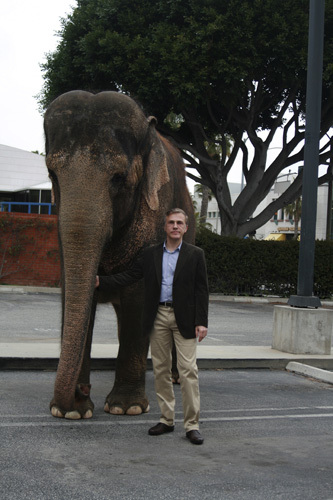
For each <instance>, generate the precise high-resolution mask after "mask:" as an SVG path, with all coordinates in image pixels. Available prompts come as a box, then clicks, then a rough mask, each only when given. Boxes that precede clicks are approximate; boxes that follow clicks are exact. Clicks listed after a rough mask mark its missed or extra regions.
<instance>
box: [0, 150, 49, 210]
mask: <svg viewBox="0 0 333 500" xmlns="http://www.w3.org/2000/svg"><path fill="white" fill-rule="evenodd" d="M51 188H52V186H51V182H50V179H49V177H48V171H47V168H46V165H45V157H44V156H41V155H39V154H36V153H30V152H29V151H24V150H22V149H18V148H13V147H10V146H5V145H3V144H0V203H1V205H0V206H1V211H12V212H24V213H28V212H29V213H50V212H49V210H50V209H51ZM40 204H42V205H40ZM44 204H45V205H44Z"/></svg>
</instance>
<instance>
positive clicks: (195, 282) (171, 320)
mask: <svg viewBox="0 0 333 500" xmlns="http://www.w3.org/2000/svg"><path fill="white" fill-rule="evenodd" d="M187 223H188V217H187V215H186V213H185V212H184V211H183V210H181V209H179V208H174V209H172V210H169V211H168V212H167V214H166V217H165V226H164V230H165V233H166V240H165V242H164V243H161V244H158V245H154V246H152V247H148V248H146V249H145V250H144V252H143V254H142V256H141V258H140V259H138V261H137V262H136V263H135V264H134V265H133V267H132V268H131V269H130V270H129V271H125V272H123V273H119V274H116V275H113V276H100V277H98V276H97V277H96V287H98V286H99V287H100V289H108V288H110V287H111V288H116V287H117V286H126V285H129V284H131V283H133V282H135V281H138V280H139V279H141V278H144V284H145V297H144V298H145V301H144V311H143V327H144V330H145V331H147V333H150V346H151V357H152V363H153V370H154V377H155V391H156V395H157V400H158V404H159V407H160V410H161V417H160V422H159V423H158V424H157V425H155V426H154V427H152V428H151V429H149V434H150V435H152V436H158V435H161V434H164V433H167V432H172V431H173V430H174V418H175V397H174V391H173V384H172V379H171V371H172V342H173V340H174V342H175V346H176V352H177V367H178V372H179V378H180V387H181V392H182V401H183V412H184V427H185V431H186V437H187V438H188V439H189V440H190V441H191V443H193V444H202V443H203V437H202V436H201V434H200V431H199V413H200V395H199V380H198V367H197V363H196V340H197V339H198V341H199V342H201V341H202V340H203V339H204V338H205V337H206V335H207V325H208V300H209V294H208V281H207V271H206V263H205V257H204V252H203V250H201V249H200V248H198V247H195V246H193V245H190V244H188V243H186V242H185V241H183V236H184V234H185V233H186V231H187V229H188V224H187Z"/></svg>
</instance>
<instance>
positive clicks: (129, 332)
mask: <svg viewBox="0 0 333 500" xmlns="http://www.w3.org/2000/svg"><path fill="white" fill-rule="evenodd" d="M140 295H142V294H141V293H138V292H137V291H136V292H135V293H133V294H132V293H128V294H127V295H126V296H125V297H122V300H121V304H120V305H115V306H114V307H115V310H116V313H117V317H118V332H119V352H118V357H117V362H116V375H115V382H114V386H113V388H112V390H111V392H110V393H109V394H108V396H107V397H106V401H105V406H104V410H105V411H106V412H107V413H111V414H113V415H124V414H126V415H140V414H141V413H147V412H148V411H149V401H148V398H147V396H146V393H145V374H146V366H147V354H148V347H149V339H148V337H147V335H143V332H142V328H141V313H142V304H141V301H138V299H137V297H138V296H139V297H140Z"/></svg>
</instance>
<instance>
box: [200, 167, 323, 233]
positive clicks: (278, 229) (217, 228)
mask: <svg viewBox="0 0 333 500" xmlns="http://www.w3.org/2000/svg"><path fill="white" fill-rule="evenodd" d="M284 177H285V176H284ZM291 182H292V181H290V180H288V177H287V180H283V181H282V180H281V179H277V182H275V184H274V186H273V187H272V189H271V191H270V193H269V194H268V196H267V197H266V198H265V199H264V200H263V201H262V202H261V203H260V205H259V206H258V208H257V209H256V211H255V212H254V216H255V215H256V214H259V213H260V212H261V211H262V210H263V209H264V208H265V207H267V206H268V205H269V204H270V203H271V202H272V201H273V200H274V199H276V198H277V197H279V196H280V194H282V193H283V192H284V191H285V190H286V189H287V188H288V186H289V185H290V183H291ZM229 188H230V193H231V199H232V203H234V201H235V199H236V198H237V196H238V195H239V193H240V192H241V184H240V183H239V184H238V183H230V184H229ZM328 197H329V186H328V184H327V183H326V184H323V185H321V186H319V187H318V195H317V222H316V239H319V240H324V239H326V234H327V223H328V219H329V217H328ZM194 200H195V202H196V207H197V211H198V212H200V206H201V198H200V196H199V195H198V194H197V193H194ZM330 207H331V211H332V200H331V204H330ZM206 222H207V223H208V224H210V226H211V229H212V231H213V232H215V233H218V234H220V233H221V219H220V214H219V209H218V205H217V201H216V199H215V198H213V199H212V200H211V201H210V202H209V203H208V210H207V221H206ZM329 223H330V225H332V222H331V221H329ZM301 224H302V221H301V220H300V221H299V226H298V229H299V233H300V230H301ZM294 229H295V225H294V220H293V219H292V218H291V217H290V216H289V215H288V214H286V213H285V211H284V210H283V209H280V210H278V212H277V213H275V214H274V216H273V217H272V218H271V219H270V220H269V221H268V222H266V224H264V225H263V226H262V227H260V228H258V229H257V230H256V235H255V237H256V239H260V240H263V239H274V240H280V241H282V240H287V239H292V238H293V236H294ZM330 234H331V238H332V237H333V235H332V227H331V228H330Z"/></svg>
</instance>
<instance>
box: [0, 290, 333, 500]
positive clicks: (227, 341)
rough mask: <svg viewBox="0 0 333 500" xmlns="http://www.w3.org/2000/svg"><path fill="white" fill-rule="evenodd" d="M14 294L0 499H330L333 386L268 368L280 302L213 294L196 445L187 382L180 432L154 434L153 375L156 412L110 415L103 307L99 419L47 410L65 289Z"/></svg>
mask: <svg viewBox="0 0 333 500" xmlns="http://www.w3.org/2000/svg"><path fill="white" fill-rule="evenodd" d="M17 292H18V290H17V289H16V290H15V293H13V292H12V291H9V290H8V288H7V289H6V291H4V289H2V293H1V295H0V321H1V329H0V349H1V355H0V362H1V367H0V368H1V371H0V376H1V384H0V401H1V407H0V440H1V452H0V492H1V499H2V500H52V499H59V498H61V499H62V500H72V499H73V498H80V499H82V500H132V499H133V500H134V499H135V500H169V499H170V500H174V499H177V500H192V499H193V500H199V499H200V500H201V499H202V500H287V499H289V498H293V499H294V500H313V499H319V500H333V476H332V468H333V452H332V450H333V433H332V424H333V397H332V396H333V384H332V383H327V382H324V381H322V380H320V379H317V378H314V377H312V376H311V375H310V376H309V375H304V374H299V373H295V372H294V371H293V370H292V371H291V370H286V369H285V366H284V367H283V368H280V369H273V368H274V366H270V365H269V362H268V359H269V358H268V357H263V358H262V359H261V361H262V360H264V361H265V363H268V366H267V367H266V366H265V365H263V364H261V365H260V368H261V369H258V367H257V366H256V364H255V363H257V362H258V361H260V359H259V357H258V356H259V354H258V352H259V351H260V349H259V348H261V349H262V354H263V356H264V353H267V354H266V356H268V353H269V351H272V349H271V347H270V344H271V336H272V313H273V308H274V300H273V301H272V302H265V301H252V302H250V301H248V302H238V301H236V300H233V299H232V298H229V300H227V301H225V300H217V298H216V297H212V298H211V303H210V326H209V337H208V338H207V339H205V341H204V342H206V352H205V353H204V352H203V351H200V349H201V347H199V350H198V357H199V362H200V364H201V366H200V365H199V366H200V368H201V369H200V371H199V378H200V394H201V416H200V430H201V432H202V434H203V436H204V438H205V442H204V444H203V445H202V446H195V445H192V444H191V443H190V442H189V441H188V440H187V439H186V438H185V431H184V429H183V423H182V406H181V394H180V387H179V386H175V387H174V390H175V395H176V402H177V406H176V425H175V431H174V432H173V433H170V434H167V435H163V436H149V435H148V429H149V427H151V426H152V425H154V424H156V423H157V422H158V420H159V410H158V406H157V402H156V399H155V393H154V386H153V373H152V371H151V370H148V371H147V374H146V392H147V395H148V397H149V400H150V411H149V413H147V414H144V415H140V416H135V417H132V416H115V415H109V414H106V413H105V412H104V411H103V406H104V398H105V396H106V395H107V394H108V392H109V391H110V389H111V387H112V385H113V380H114V370H113V369H112V367H111V365H110V364H109V366H107V364H106V362H107V360H106V356H105V353H104V355H103V356H101V357H99V356H100V354H99V351H98V349H106V348H107V349H109V351H107V354H108V355H109V354H111V355H112V356H113V355H115V353H116V350H115V349H116V330H115V326H114V321H113V312H112V308H109V307H107V306H103V307H99V309H98V312H97V323H96V329H95V339H94V348H95V349H96V353H95V357H94V359H95V363H96V367H95V369H94V370H93V371H92V376H91V382H92V392H91V396H92V399H93V401H94V403H95V411H94V415H93V418H92V419H90V420H80V421H67V420H65V419H56V418H53V417H51V415H50V413H49V408H48V406H49V401H50V399H51V397H52V392H53V384H54V379H55V367H54V366H52V363H51V361H52V362H55V360H56V350H57V349H58V348H59V335H60V329H59V325H60V296H59V294H57V293H54V292H50V293H38V292H36V290H30V291H27V290H26V289H25V290H24V291H22V292H19V293H17ZM27 292H28V293H27ZM44 292H45V291H44ZM15 346H16V347H15ZM43 346H44V347H43ZM42 347H43V348H45V355H46V358H44V360H46V361H47V360H48V361H50V363H49V364H47V363H46V365H45V367H43V362H42V363H41V364H39V363H40V362H41V361H43V358H42V351H43V349H42ZM15 349H16V351H15ZM24 349H30V351H29V355H28V356H26V354H25V351H24ZM48 349H49V350H48ZM14 351H15V352H14ZM226 352H229V358H228V357H227V356H226ZM249 352H250V354H249ZM50 353H51V354H52V353H53V354H52V355H51V354H50ZM205 355H206V356H207V357H206V358H205ZM246 355H247V357H246ZM276 355H277V356H279V357H280V358H281V359H284V360H285V361H286V353H276ZM53 356H55V357H53ZM251 356H252V357H251ZM253 356H254V357H253ZM255 356H257V357H255ZM326 358H328V359H330V358H331V356H326ZM14 360H16V361H15V362H16V363H17V364H18V367H17V369H15V366H14V364H11V362H13V363H14ZM317 361H318V359H317ZM287 362H288V364H289V361H288V360H287ZM293 362H295V361H293ZM29 363H30V364H29ZM205 363H206V365H205ZM228 363H230V365H228ZM241 363H243V364H241ZM226 368H232V369H226Z"/></svg>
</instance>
